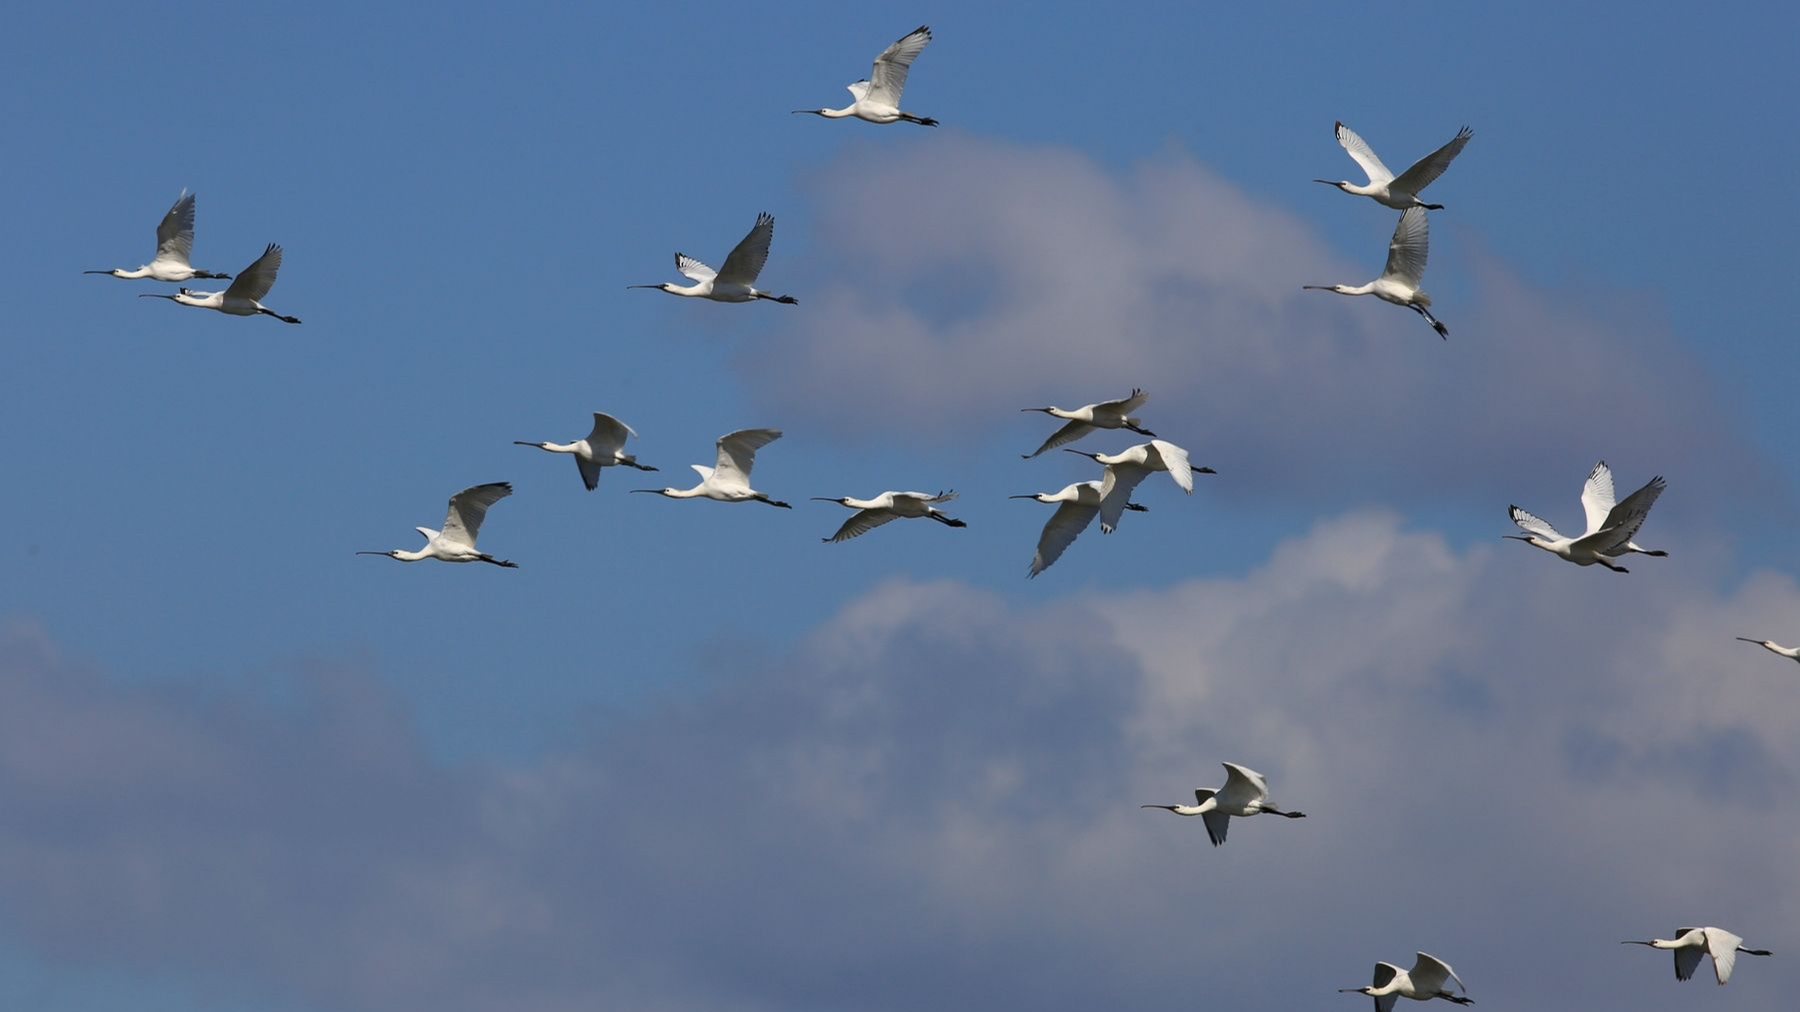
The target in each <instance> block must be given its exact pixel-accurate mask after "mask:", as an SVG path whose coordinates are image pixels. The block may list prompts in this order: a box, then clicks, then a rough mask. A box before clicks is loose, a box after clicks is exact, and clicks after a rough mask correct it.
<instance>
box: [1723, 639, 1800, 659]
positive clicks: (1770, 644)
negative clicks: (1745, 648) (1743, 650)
mask: <svg viewBox="0 0 1800 1012" xmlns="http://www.w3.org/2000/svg"><path fill="white" fill-rule="evenodd" d="M1738 639H1741V640H1743V641H1744V642H1745V643H1754V644H1756V645H1757V646H1759V647H1762V648H1763V649H1764V650H1767V651H1768V652H1770V653H1772V654H1779V655H1781V656H1782V657H1786V658H1787V659H1788V660H1790V661H1800V647H1784V646H1782V645H1781V644H1779V643H1777V642H1775V641H1774V640H1753V639H1751V638H1750V637H1748V636H1739V637H1738Z"/></svg>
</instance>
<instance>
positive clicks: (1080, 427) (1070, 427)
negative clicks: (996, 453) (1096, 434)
mask: <svg viewBox="0 0 1800 1012" xmlns="http://www.w3.org/2000/svg"><path fill="white" fill-rule="evenodd" d="M1092 431H1094V427H1093V426H1092V425H1089V424H1088V423H1086V422H1069V423H1068V424H1066V425H1064V426H1063V427H1062V428H1060V429H1057V430H1056V431H1055V432H1052V433H1051V434H1050V438H1049V439H1046V440H1044V445H1042V446H1040V447H1038V448H1037V449H1035V450H1033V451H1031V456H1032V457H1035V456H1037V455H1038V454H1040V453H1043V452H1044V451H1046V450H1054V449H1056V448H1057V447H1059V446H1061V445H1063V444H1064V443H1073V442H1074V441H1076V440H1077V439H1080V438H1081V437H1082V436H1085V435H1087V434H1088V433H1090V432H1092ZM1027 459H1030V458H1027Z"/></svg>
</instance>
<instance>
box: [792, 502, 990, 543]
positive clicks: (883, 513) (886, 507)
mask: <svg viewBox="0 0 1800 1012" xmlns="http://www.w3.org/2000/svg"><path fill="white" fill-rule="evenodd" d="M954 498H956V492H955V491H954V490H952V491H949V492H939V493H938V494H937V495H932V494H931V493H929V492H883V493H881V494H880V495H878V496H876V497H875V498H873V499H852V498H850V497H849V496H844V497H842V498H839V499H831V498H827V497H825V496H817V495H816V496H813V499H814V500H816V501H818V502H834V503H838V504H840V505H843V506H848V507H850V508H851V509H853V510H856V513H855V514H853V515H852V516H851V517H850V519H848V520H846V521H844V526H842V527H839V528H838V529H837V533H836V534H833V535H832V536H831V537H829V538H821V539H819V540H821V541H849V540H850V539H851V538H854V537H857V536H858V535H861V534H864V533H866V532H868V531H872V530H874V529H875V528H877V527H880V526H881V525H882V524H885V523H887V522H888V521H889V520H899V519H901V518H903V517H930V518H931V519H933V520H936V521H937V522H938V523H940V524H943V525H944V526H946V527H967V526H969V525H968V524H966V523H964V522H963V521H961V520H957V519H955V518H954V517H951V516H948V515H947V514H945V513H944V511H943V510H940V509H938V508H936V506H935V505H933V504H935V503H941V502H949V501H950V500H952V499H954Z"/></svg>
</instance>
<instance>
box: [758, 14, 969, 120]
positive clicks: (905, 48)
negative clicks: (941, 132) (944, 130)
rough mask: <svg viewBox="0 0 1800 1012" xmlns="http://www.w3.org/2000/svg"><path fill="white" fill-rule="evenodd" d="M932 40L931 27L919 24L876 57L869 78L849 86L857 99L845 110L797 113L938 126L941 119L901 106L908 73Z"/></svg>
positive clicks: (795, 111)
mask: <svg viewBox="0 0 1800 1012" xmlns="http://www.w3.org/2000/svg"><path fill="white" fill-rule="evenodd" d="M930 41H931V29H930V28H927V27H926V26H924V25H920V26H919V27H917V28H915V29H913V30H912V31H911V32H909V33H907V34H906V35H903V36H901V37H900V38H899V39H897V40H895V42H894V44H893V45H891V46H889V47H887V48H886V49H884V50H882V51H881V55H880V56H877V57H875V69H874V70H871V71H869V77H868V80H864V81H858V82H856V83H855V84H852V85H849V86H848V87H849V90H850V94H851V95H852V96H854V97H855V99H856V101H854V102H851V103H850V104H849V105H847V106H845V107H843V108H842V109H795V110H794V113H795V115H799V114H800V113H810V114H811V115H814V116H823V117H825V118H826V119H843V118H844V117H846V116H855V117H856V118H857V119H860V120H867V121H868V122H870V123H894V122H897V121H899V120H905V121H906V122H908V123H917V124H919V125H920V126H933V127H934V126H937V125H938V121H937V120H934V119H932V118H931V117H929V116H914V115H913V114H912V113H910V112H902V111H901V109H900V92H901V90H902V89H904V88H905V87H906V72H907V71H908V70H910V69H912V62H913V60H915V59H917V58H918V55H919V53H920V52H922V51H923V50H924V49H925V43H927V42H930Z"/></svg>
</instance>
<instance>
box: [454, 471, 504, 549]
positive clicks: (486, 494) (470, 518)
mask: <svg viewBox="0 0 1800 1012" xmlns="http://www.w3.org/2000/svg"><path fill="white" fill-rule="evenodd" d="M509 495H512V485H511V484H510V483H508V482H504V481H496V482H490V483H489V484H486V485H472V486H470V487H468V488H465V489H463V490H462V491H461V492H458V493H456V494H455V495H453V496H451V497H450V509H449V511H448V512H447V513H446V514H445V515H444V530H443V533H442V534H441V535H439V536H440V537H442V538H443V539H444V540H445V541H451V542H456V543H458V544H464V545H468V546H469V547H470V548H474V547H475V538H476V537H477V536H478V535H479V534H480V533H481V521H482V520H483V519H485V518H486V517H487V511H488V507H489V506H492V505H494V504H495V503H497V502H499V501H500V500H502V499H504V498H506V497H507V496H509Z"/></svg>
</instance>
